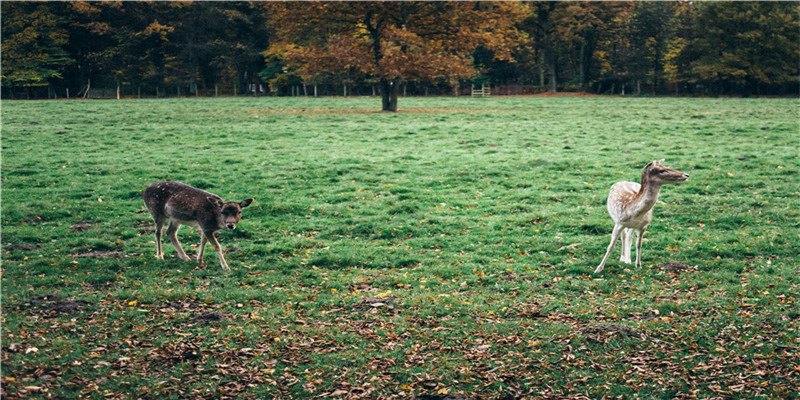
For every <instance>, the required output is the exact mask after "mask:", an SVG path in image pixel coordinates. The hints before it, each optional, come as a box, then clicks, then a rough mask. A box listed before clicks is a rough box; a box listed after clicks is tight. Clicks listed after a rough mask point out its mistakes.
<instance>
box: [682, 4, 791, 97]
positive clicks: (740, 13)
mask: <svg viewBox="0 0 800 400" xmlns="http://www.w3.org/2000/svg"><path fill="white" fill-rule="evenodd" d="M696 7H697V8H698V10H697V11H698V12H697V14H698V15H697V18H696V20H695V24H696V25H697V26H696V28H695V29H694V32H695V35H696V37H694V38H693V40H691V41H690V42H689V43H688V44H687V45H686V49H685V51H687V52H688V53H689V54H690V57H691V58H692V59H693V61H692V63H691V73H692V76H693V78H694V79H695V81H696V82H697V83H702V84H706V85H710V86H712V87H713V91H714V92H715V93H724V92H729V91H737V92H739V93H741V94H744V95H750V94H759V93H760V92H761V91H762V89H764V88H773V89H774V88H776V87H780V86H782V87H786V86H787V85H791V86H793V87H797V84H798V81H799V80H800V70H798V63H797V60H799V59H800V17H798V14H799V13H798V11H800V10H799V9H798V6H797V5H796V3H761V2H741V3H730V4H719V3H708V4H698V5H697V6H696Z"/></svg>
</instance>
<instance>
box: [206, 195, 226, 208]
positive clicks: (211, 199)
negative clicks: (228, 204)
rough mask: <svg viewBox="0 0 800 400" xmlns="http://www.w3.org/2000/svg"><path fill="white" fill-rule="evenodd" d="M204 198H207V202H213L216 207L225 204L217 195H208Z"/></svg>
mask: <svg viewBox="0 0 800 400" xmlns="http://www.w3.org/2000/svg"><path fill="white" fill-rule="evenodd" d="M206 199H207V200H208V202H209V203H211V204H213V205H215V206H217V207H222V205H223V204H225V203H223V202H222V199H220V198H219V197H211V196H208V197H206Z"/></svg>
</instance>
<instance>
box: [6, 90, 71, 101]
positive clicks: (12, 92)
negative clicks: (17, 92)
mask: <svg viewBox="0 0 800 400" xmlns="http://www.w3.org/2000/svg"><path fill="white" fill-rule="evenodd" d="M11 94H12V97H11V98H12V99H13V98H14V97H13V94H14V91H13V90H12V91H11ZM67 98H69V88H67Z"/></svg>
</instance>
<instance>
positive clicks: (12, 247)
mask: <svg viewBox="0 0 800 400" xmlns="http://www.w3.org/2000/svg"><path fill="white" fill-rule="evenodd" d="M40 247H42V245H41V244H11V245H8V246H6V249H7V250H28V251H29V250H36V249H38V248H40Z"/></svg>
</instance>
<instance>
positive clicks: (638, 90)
mask: <svg viewBox="0 0 800 400" xmlns="http://www.w3.org/2000/svg"><path fill="white" fill-rule="evenodd" d="M636 95H637V96H641V95H642V80H641V79H637V80H636Z"/></svg>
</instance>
